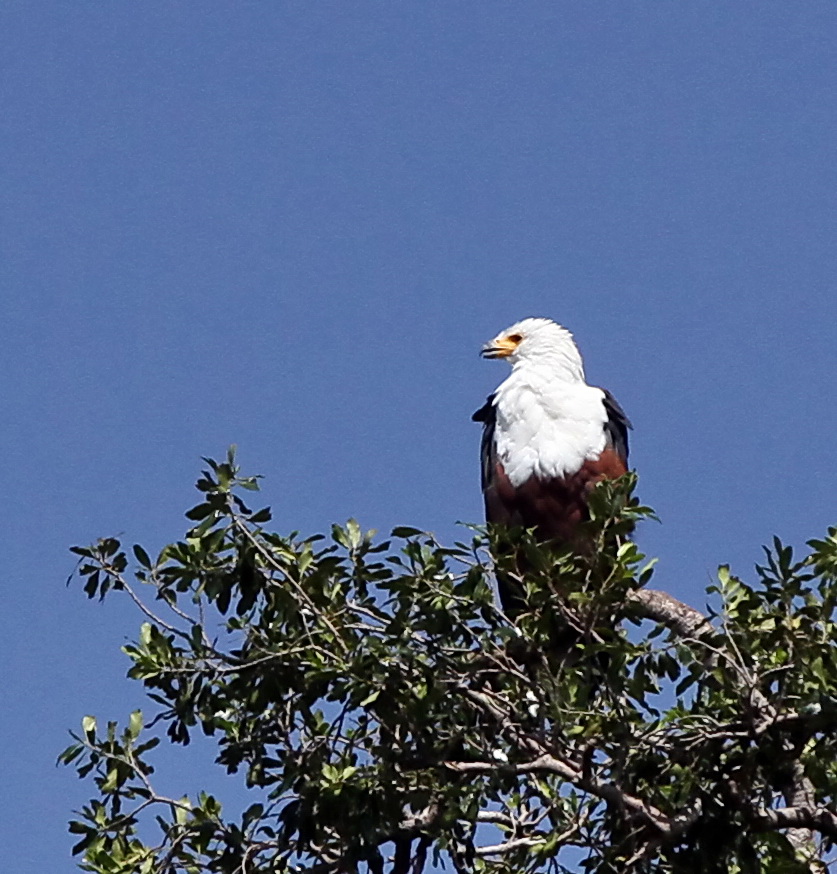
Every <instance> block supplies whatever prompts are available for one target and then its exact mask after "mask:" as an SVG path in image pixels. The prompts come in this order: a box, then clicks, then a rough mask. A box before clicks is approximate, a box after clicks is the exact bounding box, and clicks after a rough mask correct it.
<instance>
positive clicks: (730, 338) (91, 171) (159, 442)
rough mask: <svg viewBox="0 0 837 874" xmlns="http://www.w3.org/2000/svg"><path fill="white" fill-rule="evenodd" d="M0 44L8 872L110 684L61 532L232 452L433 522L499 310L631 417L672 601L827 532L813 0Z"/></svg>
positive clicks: (163, 25)
mask: <svg viewBox="0 0 837 874" xmlns="http://www.w3.org/2000/svg"><path fill="white" fill-rule="evenodd" d="M0 34H2V37H0V39H2V41H3V50H2V61H0V63H2V75H1V76H0V99H1V100H2V114H3V125H2V132H0V166H2V167H3V173H2V174H0V202H2V213H0V214H2V228H0V231H2V233H0V281H1V282H2V295H0V315H1V317H0V333H2V343H0V364H1V365H2V368H1V369H0V380H2V384H3V398H4V411H5V425H4V427H3V428H2V430H0V441H2V444H1V445H0V449H1V450H2V454H3V460H4V469H5V476H4V480H5V482H6V487H5V488H6V491H5V494H6V500H5V511H4V512H3V519H4V523H3V530H4V542H5V548H4V553H5V561H4V574H5V582H6V586H5V592H6V594H5V609H4V619H5V621H4V627H3V634H2V637H0V641H2V643H0V646H2V650H3V653H2V655H3V663H4V665H5V667H6V670H5V671H4V679H3V702H4V718H3V720H2V721H0V741H2V749H3V765H2V772H3V775H4V777H3V783H4V785H5V787H6V788H5V790H4V792H3V796H4V801H3V802H2V806H3V808H4V810H3V816H2V817H0V830H2V832H3V834H2V835H0V844H2V846H3V847H4V848H5V852H4V856H5V857H6V858H9V859H14V860H15V862H14V868H15V871H16V872H18V874H36V872H37V874H40V872H42V871H47V870H48V871H71V870H74V868H73V863H72V862H71V860H70V857H69V848H70V846H71V844H72V839H71V836H70V835H68V834H67V833H66V820H67V818H68V817H69V815H70V811H71V809H72V808H73V807H75V806H78V805H80V804H81V803H82V802H83V801H84V800H85V799H86V798H87V797H88V795H87V794H86V793H87V787H86V786H85V785H84V784H82V783H79V782H78V781H77V780H76V779H75V778H74V776H73V774H72V773H71V772H69V771H66V770H59V769H56V768H55V767H54V764H53V763H54V761H55V756H56V755H57V753H58V752H59V751H60V750H61V749H62V748H63V747H64V746H65V745H66V742H67V739H66V731H67V729H68V728H71V727H76V726H77V725H78V724H79V721H80V719H81V716H82V715H84V714H85V713H95V714H97V715H98V716H99V717H100V718H102V719H106V718H117V719H124V718H126V717H127V714H128V713H129V712H130V710H132V709H133V708H134V707H136V706H138V705H139V704H141V703H142V696H141V689H140V688H139V687H134V685H133V684H131V683H129V682H128V681H127V680H125V679H124V674H125V670H126V666H127V665H126V659H125V657H124V656H122V654H121V653H120V652H119V647H120V645H121V644H122V643H123V642H125V640H126V639H128V638H130V637H132V636H133V635H134V633H135V630H136V628H137V626H138V622H139V617H138V616H136V615H135V614H134V613H133V611H132V610H131V609H130V608H129V607H128V605H127V604H123V603H121V602H119V600H118V599H117V600H115V601H113V602H110V603H106V604H105V605H98V604H90V603H89V602H87V601H86V599H85V598H84V596H83V594H82V592H81V590H80V586H78V585H72V586H70V588H69V589H67V588H65V586H64V581H65V579H66V577H67V575H68V573H69V572H70V570H71V569H72V567H73V560H72V557H71V556H70V554H69V553H68V551H67V548H68V547H69V546H70V545H71V544H75V543H87V542H89V541H91V540H93V539H95V538H96V537H98V536H101V535H106V534H114V533H116V534H123V535H124V537H125V539H126V540H127V541H128V542H135V541H139V542H142V543H144V544H145V545H146V546H148V547H149V548H150V549H156V548H159V547H160V546H161V545H162V544H163V543H165V542H167V541H169V540H172V539H175V538H176V537H177V536H178V535H179V534H180V533H181V532H182V531H183V530H184V529H185V525H186V521H185V520H184V519H183V517H182V512H183V510H185V509H186V508H187V507H188V506H190V502H192V500H193V494H192V483H193V481H194V479H195V478H196V476H197V474H198V471H199V466H200V461H199V457H200V456H201V455H215V456H220V455H221V454H222V453H223V452H224V451H225V449H226V447H227V445H228V444H230V443H233V442H234V443H237V444H238V445H239V447H240V449H239V452H240V459H241V461H242V463H243V465H244V467H245V469H246V471H247V472H248V473H262V474H264V475H265V477H266V479H265V481H264V498H265V502H266V503H270V504H271V505H272V506H273V508H274V512H275V520H276V525H277V528H278V529H279V530H282V531H289V530H291V529H299V530H301V531H303V532H306V533H313V532H315V531H317V530H322V529H324V528H325V527H326V526H327V525H328V524H330V523H331V522H332V521H342V520H344V519H345V518H346V517H348V516H356V517H357V518H358V519H359V520H360V521H361V522H362V523H363V524H364V525H365V526H367V527H375V528H378V529H381V530H387V529H388V528H390V527H391V526H393V525H396V524H411V525H417V526H419V527H425V528H429V529H431V530H433V531H435V532H437V533H438V534H439V535H440V536H441V537H443V538H446V539H452V538H453V537H455V536H458V535H459V534H461V531H458V530H457V528H456V526H455V523H456V522H457V520H463V521H470V522H473V521H479V520H480V519H481V513H482V506H481V498H480V494H479V486H478V463H477V452H478V442H479V434H478V428H477V426H475V425H473V424H472V423H471V422H470V421H469V417H470V414H471V412H472V411H473V410H474V409H476V407H478V406H479V405H480V404H481V402H482V400H483V399H484V397H485V395H486V394H487V393H488V392H489V391H490V390H491V389H492V388H493V387H494V386H495V385H496V384H497V383H498V382H499V381H500V380H501V379H502V378H504V376H505V373H506V369H505V366H504V365H503V364H502V363H488V362H484V361H481V360H479V359H478V357H477V351H478V349H479V346H480V345H481V343H482V342H483V341H484V340H486V339H488V338H489V337H491V336H493V335H494V334H495V333H496V332H497V331H498V330H499V329H501V328H503V327H505V326H506V325H508V324H510V323H511V322H513V321H516V320H517V319H519V318H521V317H524V316H529V315H538V316H540V315H545V316H550V317H552V318H554V319H556V320H557V321H559V322H561V323H563V324H565V325H566V326H567V327H569V328H570V329H571V330H573V331H574V333H575V334H576V338H577V340H578V342H579V345H580V347H581V349H582V352H583V353H584V355H585V359H586V362H587V369H588V375H589V377H590V379H591V381H593V382H596V383H599V384H602V385H605V386H607V387H608V388H610V389H611V390H612V391H613V392H614V394H615V395H616V396H617V398H618V399H619V401H620V402H621V403H622V405H623V406H624V407H625V409H626V411H627V412H628V414H629V415H630V416H631V418H632V419H633V421H634V425H635V431H634V433H633V435H632V437H633V445H632V460H633V461H634V462H635V464H636V466H637V468H638V470H639V472H640V489H641V496H642V497H643V499H644V500H645V501H646V502H648V503H650V504H651V505H652V506H654V507H655V508H656V509H657V511H658V513H659V515H660V516H661V518H662V521H663V524H662V525H659V526H657V525H650V524H649V525H646V526H645V528H643V529H642V531H641V532H640V533H639V540H640V541H641V543H642V545H643V546H645V547H646V548H647V551H648V552H650V553H652V554H655V555H658V556H659V557H660V559H661V560H660V566H659V571H658V575H657V578H656V584H657V585H658V586H659V587H662V588H667V589H668V590H670V591H672V592H673V593H675V594H677V595H678V596H680V597H683V598H685V599H686V600H689V601H690V602H692V603H694V604H696V605H700V604H701V603H702V602H703V594H702V593H703V589H704V587H705V585H706V584H707V583H708V582H709V580H710V577H711V575H712V574H713V572H714V568H715V567H716V565H717V564H718V563H720V562H731V563H732V564H733V566H734V568H735V569H736V570H738V571H740V572H742V573H748V571H749V568H750V567H751V566H752V563H753V562H754V561H756V560H758V558H759V554H760V549H759V547H760V544H761V543H764V542H767V541H768V540H769V538H770V537H771V536H772V535H773V534H774V533H778V534H780V535H781V536H782V537H784V538H785V539H787V540H788V541H790V542H792V543H794V544H802V543H803V542H804V540H805V539H806V538H808V537H812V536H817V535H819V534H821V533H822V532H823V531H824V530H825V528H826V527H827V526H828V525H829V524H834V523H835V522H837V512H835V507H834V494H835V480H837V473H835V465H834V432H835V428H837V414H835V404H834V393H835V392H834V371H835V347H836V346H837V318H835V309H837V307H836V306H835V281H836V280H837V233H836V232H837V211H836V210H835V208H836V207H837V149H835V143H837V122H836V121H835V118H837V114H836V113H835V110H837V98H835V93H834V82H835V81H837V52H835V49H834V45H835V42H837V9H835V7H834V5H833V4H832V3H827V2H809V3H804V4H794V5H792V6H788V4H787V3H784V2H771V0H763V2H759V3H750V2H744V3H736V4H720V3H717V4H708V3H701V4H698V3H691V4H673V3H672V4H662V3H650V2H646V3H640V2H636V3H634V2H631V3H624V2H615V0H602V2H598V3H595V4H590V3H560V2H559V3H555V2H552V0H550V2H546V0H533V2H530V3H525V4H510V3H500V2H492V0H481V2H479V3H477V2H445V3H441V2H430V3H422V4H412V3H411V4H394V3H384V2H377V3H373V2H365V0H359V2H353V3H340V2H322V3H285V2H277V3H252V2H238V3H235V4H226V3H217V2H212V3H207V4H201V6H200V8H199V7H198V6H195V5H194V4H174V3H168V2H157V0H149V2H143V3H131V2H126V0H114V2H111V3H108V4H101V3H93V2H74V3H72V4H67V3H57V2H54V0H45V2H42V3H38V4H32V3H25V2H15V0H9V2H7V3H4V4H3V7H2V9H0ZM204 752H205V751H204ZM161 759H162V765H161V771H163V770H164V771H166V773H167V775H168V776H167V777H166V779H167V780H168V781H170V786H171V788H172V791H180V792H190V793H194V792H195V791H196V790H197V789H198V788H200V787H201V786H203V785H212V786H213V787H217V788H218V789H219V791H220V790H221V789H222V787H223V786H224V781H223V780H221V779H220V778H219V777H218V776H217V775H215V774H213V772H212V769H211V766H209V765H207V764H206V762H207V761H208V760H207V759H206V758H204V759H201V758H200V751H194V750H192V751H190V752H189V753H188V754H187V755H186V756H185V757H182V758H181V757H180V756H179V755H178V756H176V757H169V756H168V755H167V754H166V753H164V754H163V755H162V757H161ZM33 838H36V839H34V840H33Z"/></svg>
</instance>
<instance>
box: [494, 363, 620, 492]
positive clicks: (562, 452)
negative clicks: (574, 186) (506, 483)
mask: <svg viewBox="0 0 837 874" xmlns="http://www.w3.org/2000/svg"><path fill="white" fill-rule="evenodd" d="M603 400H604V392H603V391H602V390H601V389H600V388H593V387H592V386H589V385H587V384H586V383H585V382H579V381H564V380H556V379H555V378H554V375H553V374H550V373H544V372H541V371H538V370H537V369H535V368H521V369H519V370H515V371H513V372H512V374H511V376H509V378H508V379H507V380H505V382H503V383H502V385H500V387H499V388H498V389H497V392H496V395H495V401H494V403H495V407H496V410H497V424H496V429H495V432H494V439H495V444H496V451H497V458H498V460H499V461H500V462H502V465H503V468H504V470H505V472H506V475H507V476H508V478H509V480H511V483H512V485H514V486H519V485H521V484H522V483H524V482H526V480H528V479H529V478H530V477H532V476H535V477H537V478H538V479H548V478H552V477H558V478H562V477H565V476H571V475H572V474H574V473H576V472H577V471H578V470H579V469H580V468H581V466H582V465H583V464H584V462H585V461H589V460H595V459H597V458H598V457H599V456H600V455H601V453H602V450H603V449H604V448H605V444H606V440H607V437H606V432H605V424H606V422H607V412H606V410H605V406H604V402H603Z"/></svg>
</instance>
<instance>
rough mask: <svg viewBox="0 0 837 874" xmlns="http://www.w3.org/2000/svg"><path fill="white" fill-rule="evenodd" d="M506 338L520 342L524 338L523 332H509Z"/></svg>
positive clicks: (513, 341)
mask: <svg viewBox="0 0 837 874" xmlns="http://www.w3.org/2000/svg"><path fill="white" fill-rule="evenodd" d="M506 339H507V340H509V341H511V342H512V343H519V342H520V341H521V340H522V339H523V334H509V336H508V337H507V338H506Z"/></svg>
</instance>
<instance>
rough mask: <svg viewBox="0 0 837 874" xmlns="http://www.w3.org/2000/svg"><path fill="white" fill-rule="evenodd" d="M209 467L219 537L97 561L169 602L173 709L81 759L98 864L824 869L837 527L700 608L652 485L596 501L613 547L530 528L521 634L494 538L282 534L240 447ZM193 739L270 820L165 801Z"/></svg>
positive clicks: (103, 544) (87, 748)
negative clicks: (502, 582) (645, 536)
mask: <svg viewBox="0 0 837 874" xmlns="http://www.w3.org/2000/svg"><path fill="white" fill-rule="evenodd" d="M207 463H208V465H209V468H208V470H206V471H205V472H204V473H203V475H202V477H201V479H200V480H199V481H198V484H197V485H198V489H199V490H200V491H201V492H202V500H201V502H200V503H199V504H198V505H197V506H196V507H194V508H193V509H191V510H190V511H189V512H188V513H187V514H186V515H187V518H188V519H190V520H191V521H192V522H193V523H194V527H192V528H191V529H190V530H189V531H188V533H187V535H186V537H185V538H184V539H183V540H182V541H179V542H177V543H174V544H171V545H170V546H167V547H166V548H165V549H164V550H163V551H162V552H161V553H160V555H159V556H158V557H157V558H156V559H152V558H151V557H150V556H149V555H148V554H147V553H146V552H145V550H144V549H143V548H142V547H140V546H134V547H133V548H132V550H130V552H131V554H132V556H133V560H134V562H135V570H134V571H133V572H131V574H130V575H129V571H128V568H129V560H128V557H127V555H126V552H125V551H124V549H123V546H122V545H121V544H120V543H119V542H118V541H116V540H114V539H112V538H108V539H104V540H101V541H99V542H98V543H97V544H96V545H94V546H92V547H89V548H76V549H75V550H74V551H75V552H76V553H77V554H78V555H79V556H81V562H80V566H79V575H80V576H81V578H82V579H83V581H84V590H85V592H86V593H87V594H88V596H89V597H91V598H94V597H100V598H101V597H104V596H105V595H106V594H107V593H108V592H109V591H110V590H112V589H113V590H120V591H123V592H125V593H126V594H128V596H129V597H131V598H133V599H134V600H135V602H136V603H137V605H138V606H139V608H140V609H141V610H142V611H143V613H144V614H145V620H146V621H145V622H144V623H143V625H142V627H141V629H140V633H139V636H138V638H137V640H136V642H134V643H133V644H131V645H129V646H126V647H125V648H124V650H125V652H126V654H127V655H128V657H129V658H130V660H131V667H130V670H129V676H130V677H132V678H133V679H136V680H139V681H140V682H141V683H142V684H143V686H144V687H145V689H146V692H147V694H148V698H149V709H148V710H147V711H146V712H145V714H140V713H139V712H136V713H134V714H132V715H131V717H130V719H129V722H128V726H127V728H124V729H122V730H121V731H120V730H119V729H118V728H117V726H116V725H115V724H114V723H109V724H108V726H107V727H106V728H105V729H104V730H101V729H100V728H99V727H98V725H97V723H96V720H95V719H93V718H92V717H85V719H84V720H83V723H82V730H81V732H80V733H79V734H77V735H74V743H73V745H72V746H70V747H69V748H68V749H67V750H66V751H65V752H64V753H62V755H61V757H60V759H61V761H63V762H65V763H67V764H70V763H73V764H74V766H75V767H77V768H78V770H79V773H80V775H81V776H82V777H85V778H87V779H88V780H93V782H94V783H95V787H96V792H95V796H94V798H93V799H92V800H91V801H90V802H89V804H88V805H86V806H85V807H84V808H83V809H82V810H81V811H80V812H79V815H78V818H77V819H76V820H75V821H73V822H72V823H71V825H70V830H71V831H72V832H73V833H74V834H76V835H78V836H79V841H78V843H77V844H76V847H75V852H76V853H79V854H81V855H82V858H83V861H82V862H81V865H82V867H83V868H84V869H85V870H89V871H94V872H101V874H105V872H107V874H134V872H137V874H141V872H142V874H151V872H161V874H162V872H166V874H168V872H180V871H184V872H204V871H206V872H210V871H211V872H224V874H233V872H240V874H262V872H274V871H276V872H278V871H285V870H295V871H303V870H304V871H316V872H319V874H329V872H335V874H337V872H344V871H355V870H359V869H364V870H365V869H368V870H369V871H370V872H372V874H378V872H382V871H384V870H387V871H394V872H396V874H407V872H416V874H418V872H419V871H420V870H421V869H422V868H423V866H424V865H425V863H427V864H430V863H433V862H436V863H438V864H443V865H445V866H453V867H455V868H456V869H457V870H459V871H470V870H485V871H497V872H521V871H540V870H546V871H556V872H557V871H562V870H586V871H596V872H622V871H633V870H635V871H660V872H711V871H741V872H756V871H777V872H779V871H787V872H793V871H811V870H818V869H816V867H815V863H812V861H811V858H813V856H812V854H814V853H815V852H816V854H817V855H822V854H827V853H828V852H829V851H830V846H831V843H830V842H831V840H832V839H833V838H834V837H835V835H837V816H835V815H834V814H833V813H832V810H833V803H832V799H833V798H834V797H835V788H837V732H835V730H834V729H835V725H837V673H835V665H834V660H835V657H834V641H835V624H834V609H835V605H837V533H835V531H834V530H832V531H831V532H829V536H828V538H826V539H824V540H821V541H812V542H811V544H810V546H811V550H812V552H811V553H810V554H809V555H807V556H806V557H805V558H803V559H802V560H798V561H797V560H794V557H793V555H792V553H791V551H790V549H789V548H788V547H785V546H783V545H782V544H781V543H779V542H778V541H776V542H775V543H774V548H773V549H772V550H769V551H768V552H767V558H766V563H765V565H764V567H759V568H758V582H757V583H756V584H755V585H748V584H746V583H745V582H744V581H742V580H740V579H738V578H736V577H734V576H733V575H731V574H730V572H729V570H728V569H727V568H721V569H720V572H719V578H718V584H717V585H716V586H713V587H711V589H710V591H711V592H712V595H713V604H715V607H714V608H713V610H712V611H710V613H709V616H708V621H705V622H703V624H701V623H702V619H703V617H701V616H700V615H699V614H697V613H696V611H692V610H690V609H689V608H686V607H685V606H684V605H680V604H678V602H676V601H674V600H673V599H670V598H668V597H667V596H665V595H663V594H662V593H654V592H650V591H648V590H646V589H645V588H644V587H645V586H646V585H647V583H648V582H649V581H650V578H651V573H652V570H651V564H650V563H647V564H646V563H645V558H644V556H642V555H641V554H640V552H639V550H638V548H637V547H636V545H635V544H634V543H632V542H630V541H627V540H625V533H626V532H627V531H629V530H630V529H631V528H632V526H633V525H634V524H635V523H636V521H637V520H638V519H641V518H643V517H646V516H648V515H650V511H649V510H647V508H644V507H641V506H639V505H638V503H637V502H636V501H635V499H633V498H632V497H631V493H632V489H633V485H634V482H633V478H632V477H630V476H628V477H625V478H623V480H622V481H619V482H617V483H611V484H604V485H602V486H600V487H599V488H598V490H597V493H596V494H595V496H594V502H593V510H594V512H593V520H592V521H591V522H590V523H589V525H590V535H591V537H592V538H593V540H594V542H595V543H596V549H595V550H593V551H592V552H591V554H590V555H588V556H577V555H573V554H570V553H556V552H552V551H550V550H548V549H546V548H544V547H542V546H539V545H537V544H535V543H534V542H532V539H531V536H529V535H528V534H527V533H526V532H519V533H518V534H517V535H516V544H517V547H518V548H521V549H523V550H525V553H526V558H527V578H526V579H525V580H521V583H522V585H523V586H524V588H525V590H526V592H527V600H528V605H529V612H528V613H525V614H524V615H522V616H520V617H518V618H517V620H516V622H515V623H514V624H512V623H510V622H509V620H508V619H507V618H506V617H505V616H504V615H503V614H502V613H501V612H500V611H499V610H498V609H497V608H496V607H495V603H494V595H493V591H492V586H491V578H490V573H489V570H488V564H489V562H488V547H489V546H490V542H489V540H490V537H489V536H487V535H486V534H485V533H477V535H476V536H475V537H474V538H473V540H472V541H470V542H468V543H458V544H455V545H454V546H452V547H446V546H443V545H442V544H440V543H438V542H437V541H436V540H435V539H434V538H433V537H432V536H430V535H427V534H424V533H421V532H419V531H416V530H415V529H410V528H398V529H395V531H393V538H394V539H393V540H392V541H384V542H379V543H376V542H375V540H374V539H373V536H372V532H364V531H363V530H362V529H361V528H360V526H359V525H358V524H357V523H356V522H355V521H354V520H350V521H349V522H348V523H347V524H346V525H345V526H337V525H335V526H334V527H333V529H332V532H331V539H330V540H328V541H327V540H325V539H324V538H322V537H314V538H307V539H303V538H299V537H296V536H291V537H283V536H280V535H277V534H275V533H271V532H270V531H267V530H265V528H264V527H263V526H264V525H265V524H266V523H267V522H269V520H270V513H269V511H268V510H266V509H262V510H258V511H255V512H254V511H252V510H250V509H249V507H248V506H247V505H246V504H245V503H244V502H243V501H242V499H241V497H239V494H238V492H239V489H241V488H243V489H248V490H251V491H252V490H255V489H256V488H257V481H256V479H255V478H243V477H241V476H240V474H239V471H238V469H237V467H236V464H235V460H234V458H233V456H232V454H230V455H229V457H228V458H227V460H226V461H225V462H224V463H216V462H214V461H211V460H208V459H207ZM490 536H493V533H492V534H491V535H490ZM504 536H508V535H507V533H505V534H504ZM501 569H502V570H504V571H506V572H507V573H512V572H513V569H512V568H501ZM143 596H144V597H143ZM195 732H202V733H203V734H205V735H208V736H211V737H212V738H214V739H215V740H216V741H217V748H218V755H217V761H218V763H219V765H220V766H222V767H223V768H225V769H226V771H227V772H228V773H230V774H234V775H237V778H238V779H241V780H243V781H244V782H245V784H246V786H247V787H249V791H250V792H251V793H252V796H253V800H252V804H250V806H249V807H248V808H247V810H246V811H245V812H244V814H243V816H242V817H240V818H236V819H235V820H232V819H228V818H226V817H225V816H224V813H223V809H222V806H221V803H220V802H219V801H218V800H216V799H215V798H213V797H211V796H208V795H199V796H198V797H196V798H186V797H183V798H166V797H163V796H161V795H160V794H158V791H157V789H156V788H155V784H154V776H153V767H152V765H151V758H152V752H153V749H154V747H155V746H156V745H157V744H158V743H159V742H160V740H161V739H167V740H168V741H169V742H174V743H177V744H187V743H189V740H190V738H191V737H192V735H193V734H194V733H195ZM233 779H235V778H233ZM789 811H790V812H789ZM789 826H805V827H806V828H807V830H804V831H800V830H799V829H795V830H794V829H791V830H789V828H788V827H789ZM141 835H142V837H141ZM807 856H810V857H811V858H806V857H807ZM565 866H569V867H565Z"/></svg>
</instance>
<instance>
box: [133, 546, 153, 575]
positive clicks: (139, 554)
mask: <svg viewBox="0 0 837 874" xmlns="http://www.w3.org/2000/svg"><path fill="white" fill-rule="evenodd" d="M134 557H135V558H136V560H137V561H138V562H139V563H140V564H141V565H142V566H143V567H144V568H148V569H149V570H151V559H150V558H149V557H148V553H147V552H146V551H145V550H144V549H143V548H142V547H141V546H140V545H139V543H135V544H134Z"/></svg>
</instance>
